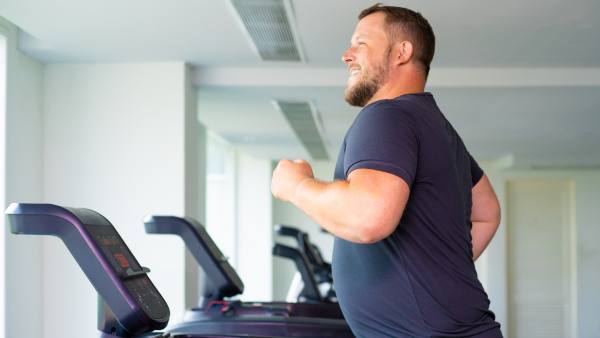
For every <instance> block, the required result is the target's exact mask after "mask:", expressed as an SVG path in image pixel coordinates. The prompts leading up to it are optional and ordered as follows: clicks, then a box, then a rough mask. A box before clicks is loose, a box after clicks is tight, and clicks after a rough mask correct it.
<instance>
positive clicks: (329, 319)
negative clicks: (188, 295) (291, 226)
mask: <svg viewBox="0 0 600 338" xmlns="http://www.w3.org/2000/svg"><path fill="white" fill-rule="evenodd" d="M144 225H145V230H146V232H147V233H149V234H172V235H177V236H179V237H181V238H182V239H183V241H184V243H185V245H186V247H187V249H188V250H189V251H190V252H191V254H192V255H193V256H194V258H195V259H196V261H197V262H198V264H199V265H200V267H201V268H202V269H203V270H204V272H205V275H206V281H205V288H204V290H202V296H201V298H200V301H199V305H198V307H196V308H192V309H190V310H188V311H187V312H186V314H185V315H184V320H183V323H182V324H181V325H184V326H193V325H196V326H197V327H204V326H214V327H221V328H220V329H219V330H217V332H226V333H239V332H242V331H241V329H238V325H239V323H242V322H243V323H255V324H256V325H259V323H260V324H261V325H271V326H273V325H274V326H279V325H281V324H282V323H286V325H290V324H291V323H295V324H297V325H300V326H302V328H303V330H305V331H306V332H307V333H306V334H308V335H310V334H314V337H354V336H353V335H352V332H351V330H350V328H349V327H348V324H347V323H346V321H345V320H344V319H343V315H342V312H341V310H340V307H339V305H338V304H337V303H333V302H329V301H328V300H326V299H324V298H323V297H322V296H321V294H320V292H319V290H318V288H317V284H316V282H315V279H314V276H313V273H312V270H311V268H310V264H309V262H308V258H307V257H306V256H305V255H304V254H303V253H302V252H300V251H299V250H297V249H295V248H292V247H289V246H285V245H282V244H276V245H275V246H274V248H273V252H274V254H275V255H278V256H282V257H286V258H290V259H292V260H294V262H295V263H296V266H297V268H298V269H299V271H300V272H301V274H302V275H303V278H304V279H306V280H307V281H308V283H305V287H304V290H303V291H302V295H303V297H304V299H305V302H303V303H288V302H241V301H238V300H232V299H231V298H232V297H235V296H237V295H239V294H241V293H242V292H243V290H244V284H243V282H242V281H241V279H240V277H239V275H238V274H237V273H236V272H235V270H234V269H233V267H232V266H231V265H230V264H229V262H228V261H227V258H226V257H225V256H224V255H223V253H222V252H221V251H220V250H219V248H218V247H217V245H216V244H215V242H214V241H213V240H212V238H211V237H210V235H209V234H208V232H207V231H206V229H205V228H204V226H202V224H200V223H199V222H197V221H196V220H194V219H192V218H189V217H176V216H156V215H149V216H147V217H146V218H145V220H144ZM251 333H255V331H252V332H251ZM277 334H281V333H280V332H279V331H278V332H277ZM287 334H289V335H290V336H294V337H299V336H301V335H302V333H300V332H293V330H291V329H290V330H288V331H287Z"/></svg>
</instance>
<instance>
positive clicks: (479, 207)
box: [471, 175, 500, 260]
mask: <svg viewBox="0 0 600 338" xmlns="http://www.w3.org/2000/svg"><path fill="white" fill-rule="evenodd" d="M471 195H472V200H473V206H472V208H471V223H472V228H471V237H472V243H473V260H477V258H479V256H480V255H481V254H482V253H483V250H485V248H486V247H487V246H488V244H489V243H490V241H491V240H492V237H494V234H495V233H496V230H497V229H498V225H500V204H499V203H498V198H497V197H496V193H494V189H493V188H492V185H491V184H490V181H489V180H488V178H487V176H485V175H483V176H482V177H481V179H480V180H479V182H477V184H475V186H474V187H473V189H472V190H471Z"/></svg>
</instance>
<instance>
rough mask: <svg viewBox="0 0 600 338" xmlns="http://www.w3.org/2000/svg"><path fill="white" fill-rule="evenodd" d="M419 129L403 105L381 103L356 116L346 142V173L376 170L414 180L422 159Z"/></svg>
mask: <svg viewBox="0 0 600 338" xmlns="http://www.w3.org/2000/svg"><path fill="white" fill-rule="evenodd" d="M417 135H418V134H417V126H416V125H415V120H414V118H413V116H411V115H410V114H409V113H407V112H406V111H405V109H403V107H402V106H401V105H400V104H397V103H393V102H391V101H387V100H386V101H379V102H376V103H374V104H372V105H370V106H367V107H366V108H365V109H363V111H361V113H360V114H359V115H358V116H357V118H356V121H355V122H354V124H353V125H352V127H351V129H350V131H349V133H348V136H347V138H346V152H345V156H344V170H345V175H346V177H348V175H350V173H351V172H352V171H353V170H356V169H361V168H363V169H374V170H380V171H384V172H387V173H390V174H393V175H396V176H399V177H400V178H402V179H403V180H404V181H405V182H406V183H407V184H408V185H409V186H410V185H412V182H413V181H414V179H415V176H416V171H417V161H418V156H419V142H418V137H417Z"/></svg>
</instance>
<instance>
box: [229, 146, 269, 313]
mask: <svg viewBox="0 0 600 338" xmlns="http://www.w3.org/2000/svg"><path fill="white" fill-rule="evenodd" d="M236 163H237V165H236V172H237V174H236V177H237V182H236V186H237V201H236V209H237V238H238V239H237V243H238V245H237V250H238V251H237V254H236V256H237V272H238V274H239V275H240V277H241V278H242V281H243V282H244V286H245V289H244V294H243V295H242V297H241V298H242V299H244V300H253V301H258V300H261V301H263V300H271V299H272V297H273V293H272V271H273V266H272V264H273V258H272V254H271V251H272V244H273V242H272V238H273V236H272V234H273V230H272V229H273V226H272V224H273V223H272V214H271V190H270V186H271V161H269V160H264V159H258V158H255V157H252V156H250V155H247V154H245V153H242V152H238V153H237V159H236Z"/></svg>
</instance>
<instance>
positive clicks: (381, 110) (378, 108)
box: [354, 99, 418, 128]
mask: <svg viewBox="0 0 600 338" xmlns="http://www.w3.org/2000/svg"><path fill="white" fill-rule="evenodd" d="M417 113H418V112H416V110H415V109H414V107H412V104H411V103H410V102H408V101H405V100H397V99H384V100H379V101H376V102H373V103H371V104H369V105H368V106H366V107H365V108H364V109H363V110H362V111H361V112H360V113H359V115H358V116H357V118H356V121H355V123H354V124H355V125H356V126H357V127H359V128H360V127H363V126H371V127H372V126H374V125H375V126H381V127H386V126H388V127H389V126H393V125H397V124H398V123H400V124H402V125H407V124H409V125H414V124H415V123H416V120H417V119H416V117H417V115H416V114H417Z"/></svg>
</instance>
